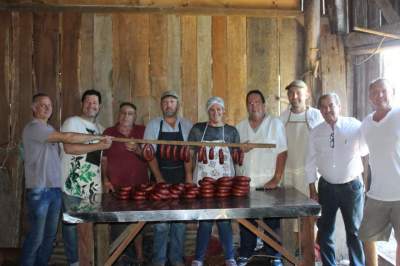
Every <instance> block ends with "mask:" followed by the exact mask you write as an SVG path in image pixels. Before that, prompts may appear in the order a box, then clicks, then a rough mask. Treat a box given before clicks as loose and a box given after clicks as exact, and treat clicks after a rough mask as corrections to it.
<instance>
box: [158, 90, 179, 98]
mask: <svg viewBox="0 0 400 266" xmlns="http://www.w3.org/2000/svg"><path fill="white" fill-rule="evenodd" d="M165 97H174V98H175V99H177V100H179V95H178V93H177V92H176V91H174V90H168V91H164V92H163V93H162V94H161V100H163V99H164V98H165Z"/></svg>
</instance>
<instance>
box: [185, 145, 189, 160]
mask: <svg viewBox="0 0 400 266" xmlns="http://www.w3.org/2000/svg"><path fill="white" fill-rule="evenodd" d="M189 161H190V148H189V146H185V162H189Z"/></svg>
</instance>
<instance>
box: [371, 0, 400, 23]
mask: <svg viewBox="0 0 400 266" xmlns="http://www.w3.org/2000/svg"><path fill="white" fill-rule="evenodd" d="M375 3H376V5H377V6H378V7H379V9H380V10H381V11H382V14H383V16H384V17H385V19H386V21H387V22H388V23H389V24H392V23H395V22H399V21H400V16H399V14H398V13H397V12H396V10H394V8H393V6H392V4H391V3H390V1H389V0H375Z"/></svg>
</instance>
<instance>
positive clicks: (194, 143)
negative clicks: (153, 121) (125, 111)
mask: <svg viewBox="0 0 400 266" xmlns="http://www.w3.org/2000/svg"><path fill="white" fill-rule="evenodd" d="M112 141H116V142H126V143H140V144H165V145H178V146H181V145H183V146H186V145H187V146H200V147H201V146H218V147H234V148H275V147H276V145H275V144H270V143H222V142H221V143H215V142H214V143H210V142H201V141H178V140H149V139H129V138H112Z"/></svg>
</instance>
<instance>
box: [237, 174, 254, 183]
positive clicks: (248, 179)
mask: <svg viewBox="0 0 400 266" xmlns="http://www.w3.org/2000/svg"><path fill="white" fill-rule="evenodd" d="M233 180H234V181H248V182H249V181H250V177H248V176H240V175H238V176H235V177H234V178H233Z"/></svg>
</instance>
